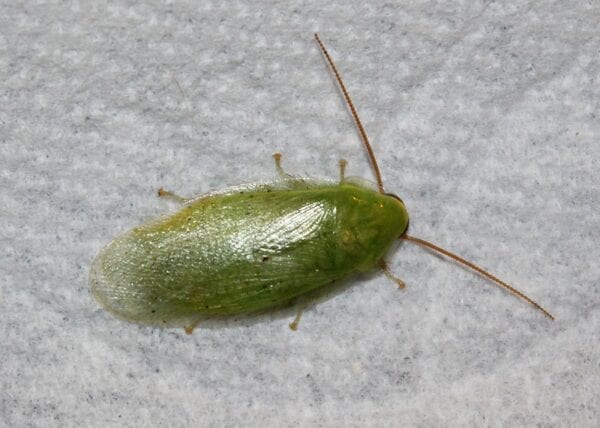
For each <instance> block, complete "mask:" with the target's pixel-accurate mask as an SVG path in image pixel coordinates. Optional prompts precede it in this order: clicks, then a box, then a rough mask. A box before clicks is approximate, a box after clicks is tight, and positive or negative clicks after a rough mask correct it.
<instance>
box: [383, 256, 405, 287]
mask: <svg viewBox="0 0 600 428" xmlns="http://www.w3.org/2000/svg"><path fill="white" fill-rule="evenodd" d="M378 266H379V268H380V269H381V270H382V271H383V273H384V274H385V276H387V277H388V278H389V279H391V280H392V281H394V282H395V283H396V284H398V288H404V287H406V284H405V283H404V281H402V280H401V279H400V278H398V277H397V276H395V275H394V274H393V273H392V271H391V270H390V268H389V267H388V265H387V263H386V262H385V260H383V259H381V260H379V263H378Z"/></svg>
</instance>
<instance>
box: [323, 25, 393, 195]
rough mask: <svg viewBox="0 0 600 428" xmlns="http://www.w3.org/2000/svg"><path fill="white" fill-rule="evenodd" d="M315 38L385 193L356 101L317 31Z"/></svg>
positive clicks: (380, 187) (380, 189)
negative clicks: (351, 96)
mask: <svg viewBox="0 0 600 428" xmlns="http://www.w3.org/2000/svg"><path fill="white" fill-rule="evenodd" d="M315 39H316V40H317V43H318V44H319V47H320V48H321V52H323V55H324V56H325V59H326V60H327V62H328V63H329V66H330V67H331V70H332V71H333V74H334V75H335V80H337V82H338V85H339V86H340V89H341V90H342V93H343V94H344V98H345V99H346V103H347V104H348V107H349V108H350V112H351V113H352V117H353V118H354V122H355V123H356V127H357V128H358V133H359V134H360V138H361V140H362V142H363V145H364V146H365V149H367V154H368V155H369V160H370V161H371V166H372V167H373V172H374V173H375V178H376V179H377V188H378V189H379V193H385V191H384V190H383V180H382V179H381V171H380V170H379V165H378V164H377V160H376V159H375V153H374V152H373V148H372V147H371V143H370V142H369V137H367V131H365V127H364V126H363V124H362V122H361V121H360V118H359V117H358V113H357V112H356V108H354V103H353V102H352V98H350V94H349V93H348V90H347V89H346V85H344V82H343V81H342V76H341V75H340V73H339V71H338V69H337V67H336V66H335V64H334V63H333V60H332V59H331V55H329V52H327V49H325V45H323V42H321V39H320V38H319V35H318V34H317V33H315Z"/></svg>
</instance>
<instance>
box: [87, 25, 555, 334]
mask: <svg viewBox="0 0 600 428" xmlns="http://www.w3.org/2000/svg"><path fill="white" fill-rule="evenodd" d="M315 39H316V41H317V43H318V45H319V48H320V49H321V51H322V53H323V55H324V57H325V59H326V60H327V63H328V64H329V66H330V68H331V70H332V71H333V74H334V75H335V78H336V80H337V82H338V84H339V87H340V89H341V91H342V93H343V95H344V98H345V100H346V103H347V105H348V107H349V108H350V111H351V113H352V117H353V118H354V121H355V123H356V126H357V129H358V133H359V134H360V138H361V140H362V143H363V146H364V147H365V149H366V151H367V154H368V157H369V160H370V163H371V166H372V168H373V172H374V174H375V178H376V180H377V187H376V189H374V188H372V187H371V186H368V185H366V184H365V183H364V182H363V181H358V180H356V179H352V178H347V177H345V175H344V172H345V167H346V161H344V160H341V161H340V165H339V167H340V179H339V181H322V180H321V181H319V180H314V179H309V178H296V177H294V176H292V175H289V174H287V173H285V172H284V171H283V169H282V167H281V155H280V154H279V153H276V154H274V155H273V158H274V160H275V166H276V170H277V172H278V174H279V179H278V180H275V181H273V182H269V183H253V184H247V185H241V186H237V187H231V188H227V189H225V190H223V191H219V192H213V193H209V194H206V195H202V196H200V197H197V198H192V199H186V198H182V197H179V196H176V195H174V194H173V193H171V192H168V191H165V190H163V189H160V190H159V196H169V197H172V198H174V199H176V200H177V201H179V202H180V203H182V204H183V206H182V207H181V209H179V211H177V212H175V213H172V214H170V215H168V216H165V217H162V218H159V219H157V220H154V221H152V222H150V223H147V224H144V225H142V226H138V227H136V228H134V229H132V230H130V231H128V232H126V233H125V234H123V235H121V236H120V237H117V238H116V239H115V240H114V241H112V242H111V243H110V244H109V245H108V246H107V247H105V248H104V249H103V250H102V251H101V252H100V254H99V255H98V256H97V257H96V259H95V260H94V262H93V264H92V268H91V273H90V283H91V287H92V292H93V294H94V296H95V297H96V299H97V300H98V302H99V303H100V304H101V305H102V306H103V307H104V308H105V309H107V310H108V311H110V312H112V313H113V314H115V315H117V316H119V317H121V318H124V319H126V320H129V321H133V322H139V323H145V324H152V325H161V326H180V327H184V328H185V330H186V332H188V333H191V332H192V330H193V329H194V327H195V326H196V325H197V324H198V323H199V322H201V321H202V320H203V319H206V318H210V317H218V316H228V315H238V314H247V313H254V312H259V311H262V310H267V309H271V308H275V307H280V306H285V305H288V304H290V303H292V302H294V301H295V299H297V298H298V297H301V296H304V297H306V296H312V295H313V294H314V292H315V291H319V290H326V289H327V288H328V287H330V286H331V284H333V283H334V282H339V281H341V280H344V279H346V278H347V277H349V276H351V275H352V274H354V273H356V272H361V271H368V270H373V269H375V268H379V269H381V270H382V271H383V272H384V273H385V274H386V275H387V276H388V277H389V278H391V279H392V280H393V281H395V282H396V283H397V284H398V285H399V287H400V288H403V287H404V283H403V282H402V281H401V280H400V279H399V278H397V277H396V276H394V275H393V274H392V272H391V271H390V269H389V268H388V266H387V263H386V262H385V260H384V256H385V255H386V253H387V251H388V250H389V248H390V246H391V245H392V244H393V242H394V241H396V240H397V239H402V240H405V241H410V242H413V243H415V244H418V245H420V246H423V247H426V248H428V249H429V250H432V251H435V252H437V253H440V254H442V255H444V256H447V257H449V258H450V259H452V260H454V261H455V262H457V263H460V264H462V265H464V266H467V267H468V268H470V269H472V270H473V271H475V272H477V273H478V274H480V275H482V276H484V277H485V278H487V279H489V280H490V281H492V282H494V283H495V284H497V285H498V286H500V287H502V288H504V289H505V290H507V291H508V292H510V293H512V294H513V295H515V296H517V297H518V298H520V299H522V300H524V301H526V302H528V303H529V304H531V305H532V306H534V307H535V308H537V309H538V310H540V311H541V312H542V313H543V314H544V315H546V316H547V317H548V318H550V319H554V318H553V317H552V315H551V314H550V313H549V312H548V311H547V310H545V309H544V308H543V307H541V306H540V305H539V304H537V303H536V302H535V301H533V300H532V299H530V298H529V297H527V296H526V295H525V294H524V293H522V292H521V291H519V290H517V289H515V288H513V287H512V286H510V285H508V284H507V283H505V282H504V281H501V280H500V279H498V278H497V277H495V276H494V275H492V274H490V273H489V272H487V271H485V270H483V269H482V268H480V267H479V266H476V265H475V264H473V263H471V262H469V261H467V260H465V259H463V258H461V257H459V256H457V255H456V254H453V253H451V252H449V251H448V250H445V249H443V248H441V247H439V246H437V245H435V244H432V243H431V242H428V241H425V240H423V239H420V238H416V237H414V236H411V235H409V234H408V233H407V230H408V213H407V211H406V207H405V206H404V203H403V202H402V200H401V199H400V198H399V197H397V196H396V195H393V194H391V193H386V192H385V190H384V186H383V180H382V178H381V172H380V170H379V166H378V164H377V160H376V158H375V154H374V153H373V149H372V147H371V144H370V142H369V139H368V137H367V133H366V131H365V129H364V127H363V125H362V122H361V121H360V118H359V116H358V113H357V112H356V109H355V107H354V104H353V102H352V100H351V98H350V95H349V93H348V90H347V89H346V86H345V85H344V82H343V81H342V78H341V76H340V73H339V72H338V70H337V68H336V66H335V64H334V63H333V60H332V59H331V56H330V55H329V53H328V52H327V50H326V49H325V46H324V45H323V43H322V42H321V40H320V39H319V36H318V35H317V34H315ZM299 306H300V307H299V309H298V312H297V315H296V317H295V319H294V321H293V322H292V323H291V324H290V328H292V329H293V330H295V329H296V328H297V326H298V322H299V320H300V316H301V314H302V311H303V309H304V307H305V306H304V305H299Z"/></svg>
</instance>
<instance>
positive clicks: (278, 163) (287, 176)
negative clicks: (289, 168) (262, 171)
mask: <svg viewBox="0 0 600 428" xmlns="http://www.w3.org/2000/svg"><path fill="white" fill-rule="evenodd" d="M273 159H274V160H275V169H276V170H277V174H279V176H280V177H281V178H282V179H284V180H289V179H290V178H292V179H293V178H294V177H293V176H292V175H290V174H288V173H287V172H285V171H284V170H283V168H282V167H281V153H279V152H276V153H273Z"/></svg>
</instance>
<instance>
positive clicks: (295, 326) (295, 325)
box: [290, 304, 308, 331]
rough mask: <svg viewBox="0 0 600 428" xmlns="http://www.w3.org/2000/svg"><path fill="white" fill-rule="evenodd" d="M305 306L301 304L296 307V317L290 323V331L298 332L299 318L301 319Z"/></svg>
mask: <svg viewBox="0 0 600 428" xmlns="http://www.w3.org/2000/svg"><path fill="white" fill-rule="evenodd" d="M307 306H308V305H307V304H302V305H300V306H299V307H298V311H297V312H296V317H295V318H294V321H292V322H291V323H290V329H292V330H294V331H296V330H298V323H300V318H302V312H304V309H306V307H307Z"/></svg>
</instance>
